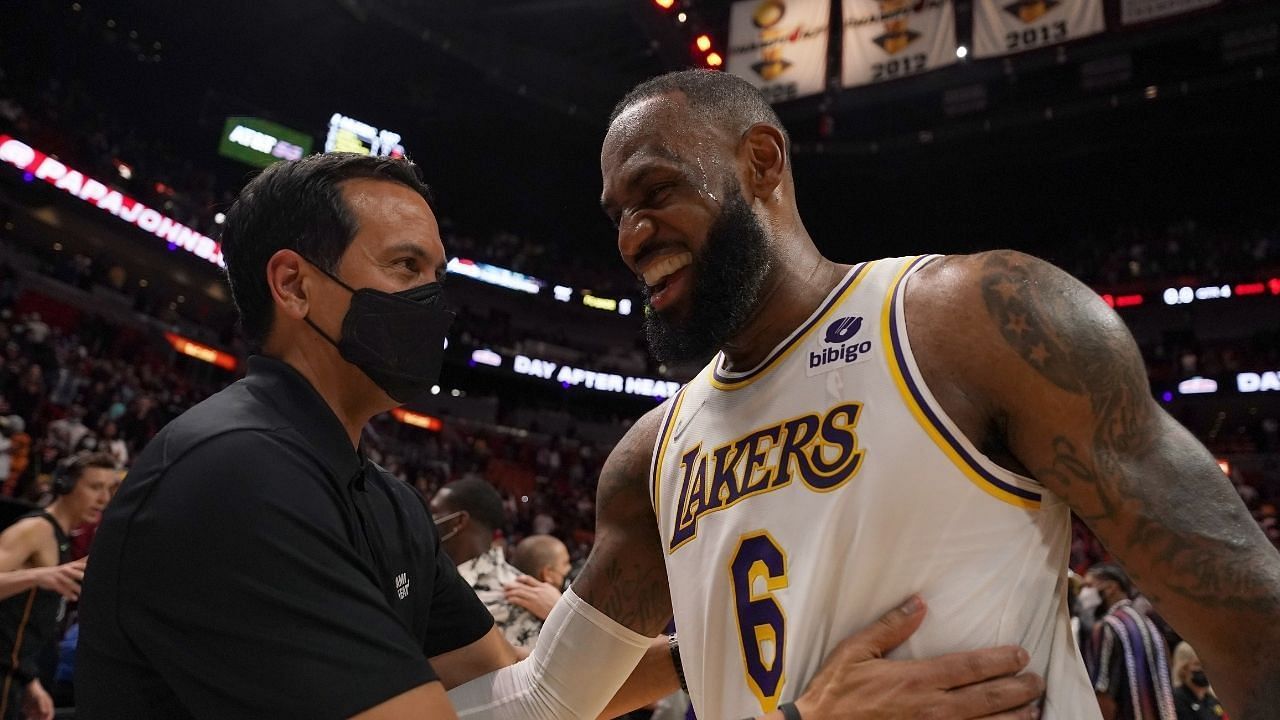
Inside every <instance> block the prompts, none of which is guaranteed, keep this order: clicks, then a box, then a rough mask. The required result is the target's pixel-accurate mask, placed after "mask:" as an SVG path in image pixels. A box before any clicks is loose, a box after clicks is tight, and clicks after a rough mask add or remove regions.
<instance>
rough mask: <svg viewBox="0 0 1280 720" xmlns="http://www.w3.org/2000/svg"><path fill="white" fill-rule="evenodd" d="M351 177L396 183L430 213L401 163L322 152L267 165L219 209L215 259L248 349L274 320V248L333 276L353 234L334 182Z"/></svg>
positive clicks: (413, 171)
mask: <svg viewBox="0 0 1280 720" xmlns="http://www.w3.org/2000/svg"><path fill="white" fill-rule="evenodd" d="M357 179H373V180H387V181H389V182H395V183H399V184H401V185H404V186H405V187H408V188H409V189H411V190H413V191H415V192H417V193H418V194H419V195H421V196H422V197H423V199H425V200H426V201H427V205H429V206H431V207H432V210H433V211H434V209H435V208H434V204H433V201H432V197H431V190H430V188H428V187H427V186H426V184H424V183H423V182H422V178H421V176H420V175H419V172H418V166H417V165H414V164H413V163H412V162H410V161H409V160H408V159H405V158H396V159H393V158H386V157H372V156H368V155H358V154H355V153H326V154H323V155H312V156H310V157H306V158H303V159H301V160H293V161H288V162H278V163H276V164H275V165H272V166H271V167H269V168H267V169H266V170H264V171H262V173H261V174H259V175H258V176H257V177H255V178H254V179H253V180H252V181H250V183H249V184H248V185H246V186H245V188H244V189H243V190H241V191H240V195H239V197H237V198H236V201H235V202H234V203H232V205H231V208H230V209H229V210H227V217H226V221H225V223H224V224H223V226H222V237H221V241H222V257H223V259H224V260H225V261H226V264H227V281H228V283H229V284H230V285H231V297H232V299H234V300H235V303H236V309H237V310H238V311H239V312H240V325H241V329H242V330H243V332H244V336H245V339H246V340H247V341H248V342H249V343H250V344H251V345H253V346H255V347H258V346H261V345H262V343H263V342H265V341H266V339H267V335H268V334H269V333H270V332H271V325H272V319H273V318H274V316H275V307H274V303H273V302H272V299H271V289H270V287H269V286H268V284H267V272H266V271H267V261H268V260H270V259H271V256H272V255H275V254H276V253H277V252H279V251H280V250H295V251H297V252H298V254H300V255H302V256H303V257H305V258H306V259H307V260H309V261H311V262H313V263H315V264H316V265H318V266H319V267H320V268H321V269H323V270H327V271H329V272H334V271H335V270H336V269H337V267H338V261H339V260H340V259H341V258H342V254H343V253H344V252H346V250H347V247H348V246H349V245H350V244H351V240H352V238H353V237H355V234H356V232H357V231H358V229H359V228H358V227H357V224H356V218H355V215H354V214H353V213H352V212H351V209H350V208H349V207H347V203H346V201H345V200H344V199H343V197H342V183H343V182H345V181H347V180H357Z"/></svg>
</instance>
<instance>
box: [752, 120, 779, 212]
mask: <svg viewBox="0 0 1280 720" xmlns="http://www.w3.org/2000/svg"><path fill="white" fill-rule="evenodd" d="M742 143H743V146H744V149H745V152H746V160H747V180H746V183H745V184H744V185H743V189H744V190H746V192H747V193H748V194H750V195H751V196H752V197H755V198H758V199H760V200H764V201H768V200H769V199H770V198H772V197H773V194H774V192H775V191H776V190H777V189H778V185H780V184H781V183H782V178H783V176H784V175H785V174H786V172H787V139H786V138H785V137H784V136H783V135H782V131H781V130H779V129H778V128H776V127H774V126H772V125H767V124H765V123H756V124H755V125H752V126H751V127H750V128H748V129H747V132H746V133H745V134H743V136H742Z"/></svg>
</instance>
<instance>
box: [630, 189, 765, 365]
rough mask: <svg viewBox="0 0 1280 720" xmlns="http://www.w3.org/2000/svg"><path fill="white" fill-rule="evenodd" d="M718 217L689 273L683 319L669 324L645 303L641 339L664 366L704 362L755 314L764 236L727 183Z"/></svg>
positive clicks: (645, 291) (645, 290) (738, 193)
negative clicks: (690, 286) (689, 292)
mask: <svg viewBox="0 0 1280 720" xmlns="http://www.w3.org/2000/svg"><path fill="white" fill-rule="evenodd" d="M726 195H727V199H726V200H725V203H724V205H722V206H721V208H720V216H719V217H717V218H716V220H715V222H714V223H712V225H711V228H710V229H708V230H707V241H706V244H705V245H704V246H703V249H702V252H700V253H698V254H697V255H695V256H694V259H693V263H692V264H691V265H690V266H689V270H690V271H691V272H692V275H693V292H692V296H691V298H690V300H691V302H690V303H689V309H688V312H687V313H686V314H685V317H684V320H683V321H681V322H674V321H672V320H671V319H669V318H665V317H663V316H662V314H661V313H659V312H657V311H656V310H654V309H653V307H652V306H651V305H650V303H649V288H648V287H642V289H641V292H642V293H643V294H644V298H645V313H644V334H645V337H646V339H648V341H649V351H650V352H651V353H653V355H654V357H656V358H658V359H659V360H661V361H663V362H669V363H684V362H689V361H693V360H705V359H706V358H708V357H710V356H711V354H712V353H714V352H716V351H717V350H719V349H720V348H721V347H723V346H724V344H725V343H726V342H727V341H728V340H729V339H731V338H732V337H733V336H734V335H736V334H737V333H738V332H739V331H740V330H742V328H743V326H744V325H746V323H747V321H748V320H749V319H750V318H751V316H752V315H753V314H754V313H755V311H756V307H757V306H758V305H759V303H760V298H761V293H762V290H763V289H764V282H765V278H767V277H768V276H769V270H770V269H771V267H772V263H771V260H770V256H769V236H768V235H767V234H766V233H765V230H764V227H763V226H762V225H761V224H760V220H759V219H757V218H756V216H755V213H753V212H751V207H750V206H749V205H747V202H746V200H744V199H743V198H742V191H741V188H740V186H739V185H738V183H736V182H734V183H731V187H729V188H728V189H727V192H726Z"/></svg>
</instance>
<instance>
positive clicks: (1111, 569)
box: [1087, 563, 1133, 597]
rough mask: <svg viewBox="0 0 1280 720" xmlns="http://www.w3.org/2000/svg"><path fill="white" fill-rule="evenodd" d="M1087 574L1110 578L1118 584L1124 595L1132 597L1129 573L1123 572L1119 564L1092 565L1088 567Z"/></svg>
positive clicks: (1131, 583)
mask: <svg viewBox="0 0 1280 720" xmlns="http://www.w3.org/2000/svg"><path fill="white" fill-rule="evenodd" d="M1087 574H1089V575H1096V576H1098V577H1100V578H1103V579H1104V580H1110V581H1111V582H1114V583H1115V584H1117V585H1119V586H1120V591H1121V592H1123V593H1124V594H1125V597H1133V582H1132V581H1131V580H1129V573H1127V572H1125V571H1124V568H1122V567H1120V566H1119V565H1115V564H1113V563H1103V564H1101V565H1094V566H1093V567H1091V568H1089V572H1088V573H1087Z"/></svg>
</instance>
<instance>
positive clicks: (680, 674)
mask: <svg viewBox="0 0 1280 720" xmlns="http://www.w3.org/2000/svg"><path fill="white" fill-rule="evenodd" d="M667 649H669V650H670V651H671V664H672V665H674V666H675V668H676V678H677V679H678V680H680V689H681V690H683V691H684V692H685V694H686V695H688V694H689V684H688V683H686V682H685V681H684V664H683V663H681V662H680V643H679V642H678V641H677V640H676V634H675V633H671V637H670V638H668V639H667Z"/></svg>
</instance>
